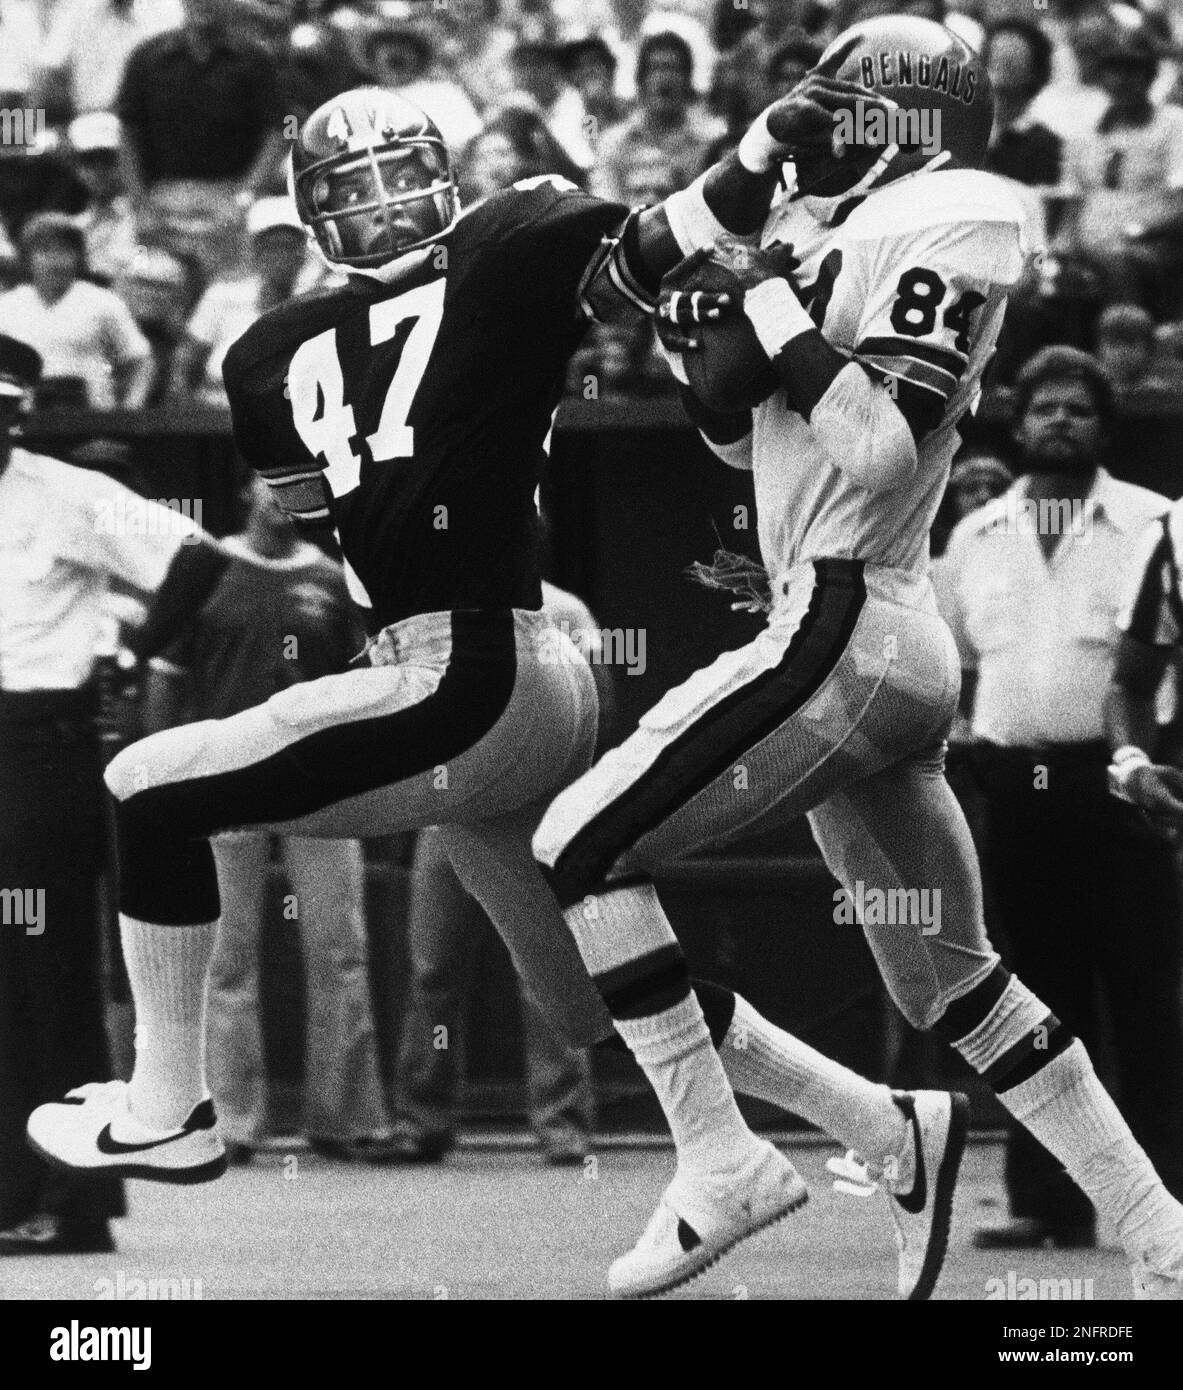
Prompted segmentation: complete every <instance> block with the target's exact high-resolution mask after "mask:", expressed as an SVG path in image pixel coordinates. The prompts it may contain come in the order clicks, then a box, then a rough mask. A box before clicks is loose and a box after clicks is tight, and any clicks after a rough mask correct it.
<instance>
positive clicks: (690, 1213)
mask: <svg viewBox="0 0 1183 1390" xmlns="http://www.w3.org/2000/svg"><path fill="white" fill-rule="evenodd" d="M757 1143H758V1148H757V1149H756V1150H755V1152H754V1153H753V1156H752V1157H751V1158H750V1159H749V1160H748V1161H747V1162H746V1163H744V1164H743V1165H742V1166H741V1167H739V1168H737V1169H736V1170H735V1172H734V1174H726V1175H719V1174H711V1175H709V1176H705V1175H702V1174H697V1173H687V1174H685V1175H683V1174H681V1173H679V1174H677V1175H675V1177H674V1180H673V1182H671V1183H670V1185H669V1187H667V1188H666V1190H665V1192H664V1193H663V1194H662V1197H661V1201H660V1202H659V1203H658V1204H657V1210H656V1211H655V1212H654V1213H653V1216H652V1217H651V1218H650V1221H649V1224H648V1225H647V1226H646V1227H645V1231H644V1234H643V1235H642V1236H641V1239H640V1240H639V1241H638V1242H637V1243H636V1245H635V1246H634V1247H633V1249H632V1250H630V1251H629V1253H628V1254H627V1255H622V1256H621V1257H620V1259H618V1260H615V1261H614V1262H613V1264H612V1267H611V1268H610V1269H609V1271H608V1287H609V1289H610V1290H611V1291H612V1293H614V1294H615V1295H616V1296H617V1297H618V1298H648V1297H652V1296H653V1295H654V1294H659V1293H668V1292H669V1291H670V1290H671V1289H676V1288H678V1287H679V1286H680V1285H682V1284H685V1283H687V1282H688V1281H689V1280H691V1279H693V1278H694V1277H695V1275H698V1274H701V1273H702V1272H703V1270H704V1269H709V1268H710V1266H711V1265H713V1264H714V1263H715V1261H716V1260H719V1259H722V1257H723V1256H724V1255H726V1254H727V1252H728V1251H729V1250H733V1249H734V1248H735V1247H736V1246H737V1245H738V1244H739V1243H740V1242H741V1241H744V1240H747V1238H748V1237H749V1236H754V1235H755V1234H756V1233H757V1232H758V1231H762V1230H764V1229H765V1227H767V1226H771V1225H773V1224H774V1223H775V1222H777V1221H780V1220H781V1219H782V1218H783V1217H786V1216H788V1215H789V1214H790V1212H794V1211H796V1210H797V1209H798V1208H799V1207H802V1206H804V1205H805V1203H806V1202H807V1201H808V1199H809V1193H808V1191H807V1190H806V1187H805V1183H804V1182H803V1181H802V1179H801V1175H800V1173H798V1172H797V1170H796V1168H794V1167H793V1165H792V1164H791V1163H790V1162H789V1160H788V1159H787V1158H785V1156H784V1155H783V1154H782V1153H781V1152H780V1150H779V1149H777V1148H775V1147H773V1145H772V1144H769V1143H767V1142H766V1141H765V1140H763V1139H761V1140H758V1141H757Z"/></svg>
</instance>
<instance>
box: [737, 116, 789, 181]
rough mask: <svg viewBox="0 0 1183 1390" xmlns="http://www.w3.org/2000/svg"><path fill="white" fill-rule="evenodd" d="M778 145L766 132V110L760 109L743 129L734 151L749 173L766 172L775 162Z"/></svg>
mask: <svg viewBox="0 0 1183 1390" xmlns="http://www.w3.org/2000/svg"><path fill="white" fill-rule="evenodd" d="M780 148H781V147H780V145H779V144H778V142H777V141H776V140H774V139H773V138H772V136H771V135H770V134H769V133H768V112H767V111H761V112H760V114H759V115H758V116H757V117H756V119H755V120H754V121H753V122H752V124H751V125H750V126H748V128H747V130H746V131H744V135H743V139H742V140H741V141H740V142H739V147H738V148H737V149H736V151H735V153H736V154H737V155H738V157H739V162H740V163H741V164H742V165H743V167H744V168H745V169H746V170H747V171H748V173H749V174H766V173H767V172H768V171H769V169H771V168H772V166H773V164H774V163H775V162H776V155H777V151H778V150H779V149H780Z"/></svg>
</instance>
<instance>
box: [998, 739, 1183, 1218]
mask: <svg viewBox="0 0 1183 1390" xmlns="http://www.w3.org/2000/svg"><path fill="white" fill-rule="evenodd" d="M1108 761H1109V758H1108V752H1107V749H1106V748H1105V746H1104V745H1103V744H1099V743H1098V744H1060V745H1055V746H1052V747H1048V748H1043V749H1031V750H1016V749H1002V748H998V747H995V746H993V745H990V744H984V745H979V746H978V747H977V748H975V750H974V755H973V764H974V768H975V770H976V772H977V775H978V777H979V780H980V783H981V786H982V789H983V791H984V793H985V796H986V826H985V829H986V856H985V863H984V869H985V872H986V874H987V875H988V877H989V879H990V882H991V887H992V889H993V892H994V897H995V900H996V902H997V905H998V909H999V913H1000V915H1001V919H1002V926H1003V937H1004V940H1003V948H1004V960H1005V963H1006V964H1007V965H1008V966H1009V967H1010V968H1011V969H1012V970H1014V971H1015V973H1016V974H1017V975H1018V976H1019V977H1020V978H1021V979H1022V980H1023V981H1024V983H1025V984H1027V985H1028V987H1029V988H1031V989H1032V990H1034V991H1035V993H1036V994H1038V995H1039V996H1040V998H1041V999H1043V1001H1044V1002H1045V1003H1046V1004H1047V1005H1048V1007H1049V1008H1050V1009H1052V1010H1053V1012H1054V1013H1055V1014H1056V1015H1057V1016H1058V1017H1059V1018H1060V1019H1062V1020H1063V1022H1064V1023H1065V1024H1066V1025H1067V1026H1068V1027H1069V1028H1070V1029H1071V1030H1072V1031H1073V1032H1074V1033H1076V1034H1077V1035H1078V1036H1079V1037H1080V1038H1081V1039H1082V1040H1083V1042H1084V1043H1085V1045H1086V1046H1087V1047H1088V1049H1089V1051H1090V1052H1091V1053H1092V1054H1093V1055H1094V1057H1095V1056H1097V1055H1098V1054H1100V1053H1102V1052H1104V1051H1106V1050H1107V1051H1108V1052H1109V1054H1110V1055H1111V1057H1112V1059H1113V1063H1114V1067H1115V1070H1116V1074H1117V1075H1116V1086H1115V1096H1114V1098H1115V1100H1116V1101H1117V1103H1118V1105H1119V1107H1120V1109H1121V1111H1122V1114H1123V1115H1124V1116H1125V1118H1126V1120H1127V1121H1128V1123H1129V1125H1130V1128H1131V1129H1132V1130H1133V1132H1134V1134H1135V1136H1136V1137H1137V1138H1138V1140H1139V1141H1140V1142H1141V1144H1142V1145H1143V1147H1144V1148H1145V1149H1146V1151H1147V1153H1148V1154H1149V1156H1150V1158H1151V1160H1152V1161H1153V1162H1154V1164H1155V1166H1156V1167H1157V1168H1158V1171H1159V1173H1160V1175H1161V1176H1162V1179H1163V1181H1164V1182H1165V1183H1166V1185H1167V1187H1168V1188H1170V1190H1171V1191H1172V1192H1173V1193H1174V1194H1175V1196H1177V1197H1183V1013H1181V1009H1180V977H1181V966H1183V934H1181V926H1180V911H1179V884H1178V878H1177V874H1176V869H1175V863H1174V856H1173V853H1172V850H1171V848H1170V846H1169V844H1168V843H1167V842H1166V841H1165V840H1164V839H1162V838H1161V837H1160V836H1158V835H1157V834H1156V833H1155V832H1154V831H1153V830H1152V829H1151V828H1150V826H1149V825H1148V823H1147V822H1146V821H1145V820H1144V819H1143V817H1142V816H1141V814H1140V813H1139V812H1138V811H1136V810H1135V809H1134V808H1133V807H1132V806H1129V805H1128V804H1126V803H1125V802H1122V801H1119V800H1118V799H1117V798H1116V797H1113V796H1112V795H1110V793H1109V790H1108V785H1107V778H1106V767H1107V765H1108ZM1099 998H1101V999H1103V1000H1104V1001H1105V1005H1106V1006H1107V1011H1108V1017H1109V1020H1110V1022H1111V1025H1112V1028H1111V1033H1110V1034H1109V1035H1108V1036H1106V1037H1105V1038H1102V1037H1101V1028H1100V1024H1099V1020H1098V1017H1097V1012H1098V1011H1097V1001H1098V999H1099ZM1103 1044H1107V1048H1106V1047H1105V1046H1103ZM1006 1181H1007V1188H1008V1192H1009V1196H1010V1202H1011V1211H1012V1214H1013V1215H1014V1216H1016V1217H1032V1218H1035V1219H1037V1220H1040V1221H1044V1222H1047V1223H1048V1224H1049V1225H1051V1226H1053V1227H1055V1228H1057V1229H1059V1228H1071V1227H1080V1226H1088V1225H1090V1224H1091V1223H1092V1221H1093V1211H1092V1207H1091V1204H1090V1203H1089V1201H1088V1199H1087V1198H1086V1197H1085V1196H1084V1194H1083V1193H1082V1192H1081V1191H1080V1189H1079V1188H1078V1187H1077V1186H1076V1185H1075V1183H1073V1182H1072V1180H1071V1179H1070V1178H1069V1177H1068V1176H1067V1174H1066V1173H1065V1172H1064V1171H1063V1169H1062V1168H1061V1167H1060V1165H1059V1164H1058V1163H1057V1162H1056V1161H1055V1160H1054V1159H1053V1158H1052V1156H1051V1155H1050V1154H1049V1153H1048V1152H1047V1150H1046V1149H1044V1148H1043V1147H1042V1145H1040V1144H1038V1143H1037V1142H1036V1141H1035V1140H1034V1139H1032V1138H1031V1136H1030V1135H1029V1134H1028V1133H1027V1132H1026V1130H1023V1129H1020V1128H1018V1127H1017V1126H1015V1127H1013V1128H1012V1130H1011V1133H1010V1137H1009V1145H1008V1150H1007V1162H1006Z"/></svg>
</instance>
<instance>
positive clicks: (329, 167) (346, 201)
mask: <svg viewBox="0 0 1183 1390" xmlns="http://www.w3.org/2000/svg"><path fill="white" fill-rule="evenodd" d="M290 172H291V191H292V196H293V197H294V198H295V200H296V208H297V209H298V211H299V213H300V220H301V221H302V222H303V223H304V224H305V226H307V227H308V228H309V229H310V230H311V232H312V235H313V236H314V237H315V238H316V242H317V245H318V246H319V247H320V249H321V251H322V253H323V254H324V256H325V259H326V260H328V261H331V262H332V263H333V264H334V265H337V266H341V267H343V268H345V269H353V270H362V271H367V270H368V271H373V270H376V269H379V268H381V267H383V266H386V265H389V263H390V262H391V261H394V260H396V259H397V258H398V257H400V256H402V255H403V254H404V253H405V252H407V251H413V250H415V249H416V248H417V247H421V246H429V245H430V244H431V243H432V242H433V241H436V240H438V239H439V237H440V236H441V235H443V233H445V232H446V231H448V230H449V228H450V227H451V226H452V225H453V223H454V222H455V221H456V218H457V217H458V216H459V213H460V206H459V203H458V201H457V198H456V180H455V176H454V174H453V170H452V161H451V157H450V155H449V153H448V147H447V145H446V144H445V143H444V138H443V136H442V135H441V134H440V132H439V129H438V127H437V126H436V124H435V122H434V121H433V120H431V118H430V117H429V116H427V115H425V114H424V113H423V112H422V111H420V110H419V108H418V107H417V106H415V105H413V104H412V103H411V102H409V101H407V100H406V99H405V98H403V97H400V96H397V95H396V94H395V93H393V92H388V91H384V90H383V89H382V88H380V87H362V88H359V89H358V90H356V91H352V92H343V93H342V94H341V95H340V96H337V97H333V98H332V99H331V100H329V101H326V102H325V103H324V105H323V106H319V107H317V109H316V110H315V111H314V112H313V113H312V115H310V116H309V117H308V119H307V120H306V121H305V122H304V125H303V127H302V128H301V130H300V134H299V137H298V138H297V140H296V142H295V144H294V145H293V146H292V153H291V171H290Z"/></svg>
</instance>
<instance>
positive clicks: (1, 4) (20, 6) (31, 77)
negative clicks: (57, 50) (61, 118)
mask: <svg viewBox="0 0 1183 1390" xmlns="http://www.w3.org/2000/svg"><path fill="white" fill-rule="evenodd" d="M43 43H44V39H43V37H42V34H41V23H40V20H39V19H38V17H37V9H36V7H35V6H34V5H33V4H32V3H31V0H0V106H23V105H25V103H26V101H27V100H28V98H29V96H30V94H31V93H32V92H33V91H34V89H35V87H36V83H37V80H38V77H39V74H40V69H41V48H42V44H43Z"/></svg>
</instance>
